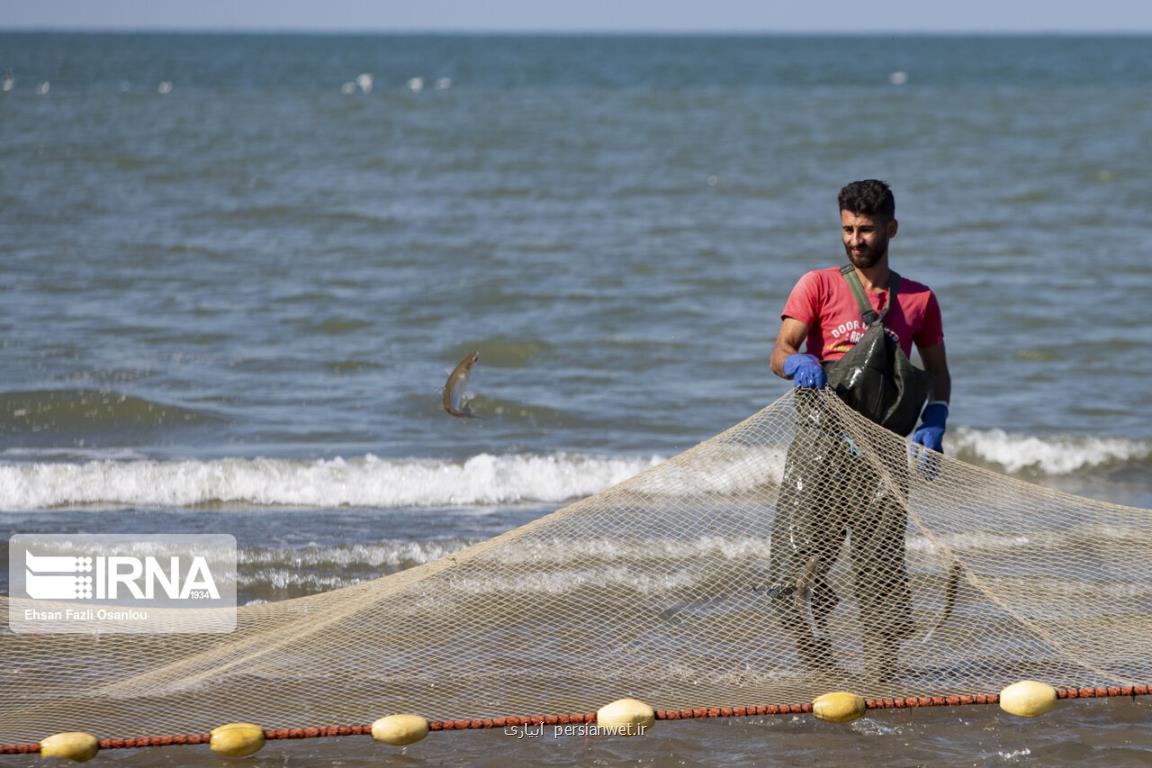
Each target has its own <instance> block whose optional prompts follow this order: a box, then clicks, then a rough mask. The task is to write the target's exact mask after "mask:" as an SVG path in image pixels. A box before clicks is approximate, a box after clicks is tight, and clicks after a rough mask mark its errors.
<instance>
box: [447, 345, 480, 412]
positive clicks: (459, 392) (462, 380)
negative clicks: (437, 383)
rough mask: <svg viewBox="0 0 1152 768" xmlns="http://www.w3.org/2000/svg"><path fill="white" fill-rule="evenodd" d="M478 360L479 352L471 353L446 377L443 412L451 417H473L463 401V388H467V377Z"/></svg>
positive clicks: (467, 405) (469, 408) (470, 409)
mask: <svg viewBox="0 0 1152 768" xmlns="http://www.w3.org/2000/svg"><path fill="white" fill-rule="evenodd" d="M479 359H480V353H479V352H473V353H471V354H470V355H468V356H467V357H465V358H464V359H463V360H461V361H460V363H459V365H457V366H456V367H455V368H453V369H452V373H451V374H449V375H448V381H446V382H444V410H446V411H448V413H450V414H452V415H453V416H459V417H460V418H463V419H471V418H474V417H475V414H474V413H472V408H471V406H469V404H468V403H467V402H465V400H464V388H465V387H467V386H468V377H469V376H470V375H471V374H472V367H473V366H474V365H476V361H477V360H479Z"/></svg>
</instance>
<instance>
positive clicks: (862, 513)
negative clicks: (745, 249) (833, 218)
mask: <svg viewBox="0 0 1152 768" xmlns="http://www.w3.org/2000/svg"><path fill="white" fill-rule="evenodd" d="M839 203H840V232H841V238H842V239H843V242H844V250H845V251H846V252H847V254H848V260H849V262H850V263H849V264H848V265H845V266H844V267H841V268H837V267H833V268H830V269H817V270H812V271H810V272H808V273H807V274H805V275H804V276H803V277H801V278H800V280H799V281H798V282H797V283H796V285H795V287H794V288H793V289H792V293H791V295H789V297H788V301H787V303H786V304H785V305H784V311H783V312H782V313H781V316H780V319H781V323H780V333H779V335H778V336H777V338H776V345H775V348H774V349H773V350H772V360H771V364H772V370H773V372H775V373H776V375H778V376H781V377H784V378H787V379H792V380H793V381H794V382H795V383H796V387H797V388H798V391H797V393H796V407H797V428H796V437H795V439H794V440H793V442H792V444H791V446H789V449H788V457H787V460H786V463H785V469H784V479H783V484H782V488H781V492H780V497H779V499H778V501H777V505H776V517H775V520H774V522H773V528H772V546H771V553H770V557H769V582H770V589H769V593H770V594H771V596H772V597H771V600H772V609H773V613H774V614H775V616H776V618H777V620H778V621H779V622H780V624H781V627H782V628H783V629H784V631H785V633H786V634H787V635H788V636H789V637H790V639H791V640H792V641H793V642H794V643H795V645H796V650H797V653H798V655H799V657H800V660H801V662H802V663H803V664H804V665H805V666H806V667H807V668H809V669H810V670H813V671H825V672H831V671H834V670H835V665H834V664H833V659H832V646H831V640H830V638H829V637H828V635H827V632H826V628H827V619H828V616H829V615H830V614H831V612H832V610H833V609H834V608H835V607H836V603H837V602H838V597H837V595H836V593H835V591H834V590H833V589H832V588H831V586H830V585H829V584H828V583H827V581H826V579H825V576H826V574H827V573H828V571H829V570H830V569H831V568H832V566H833V564H834V563H835V561H836V558H837V557H838V555H839V552H840V548H841V546H842V544H843V541H844V539H845V538H848V540H849V541H850V543H851V553H852V568H853V575H854V581H855V593H856V598H857V601H858V605H859V615H860V620H861V624H862V627H863V630H862V635H863V637H862V640H863V650H864V666H865V673H866V674H867V675H868V676H869V677H870V678H872V679H875V680H888V679H890V678H891V677H892V676H893V675H894V674H895V673H896V659H897V654H898V651H899V648H900V641H901V640H903V639H904V638H906V637H907V636H908V635H909V634H911V632H912V631H913V629H914V625H913V620H912V610H911V594H910V592H909V589H908V573H907V567H906V565H905V559H904V533H905V527H906V525H907V511H906V508H905V506H904V503H903V497H904V496H906V494H907V472H908V469H907V461H906V460H905V459H904V456H903V455H902V454H901V455H899V456H894V455H892V452H891V451H887V452H880V453H879V454H877V455H879V456H880V461H882V462H883V464H884V465H885V466H884V468H883V470H881V468H880V467H877V466H876V464H875V461H876V458H875V455H874V456H873V457H872V459H871V461H869V459H868V458H867V457H864V456H862V454H861V450H860V447H859V446H858V445H856V444H855V443H854V442H853V441H852V439H851V438H850V437H848V436H847V434H846V433H845V432H844V431H843V430H841V429H837V428H836V424H835V417H834V415H832V413H831V412H830V411H829V410H828V409H827V408H826V407H825V406H822V405H821V403H822V402H824V400H823V399H824V398H826V397H828V396H830V395H829V393H828V392H819V391H817V390H819V389H823V388H825V387H827V388H828V389H829V390H831V391H833V392H835V393H836V394H837V395H838V396H840V397H841V399H843V400H844V401H845V402H846V403H847V404H848V405H850V406H851V407H852V408H853V409H855V410H857V411H858V412H860V413H862V414H863V415H865V416H866V417H868V418H869V419H871V420H872V421H875V422H877V423H879V424H881V425H882V426H884V427H886V428H888V429H890V430H892V431H894V432H897V433H898V434H901V435H907V434H908V433H909V432H912V442H913V444H914V446H913V447H915V446H921V447H920V448H917V450H919V451H922V452H923V454H922V457H921V458H922V461H923V458H928V460H929V463H927V464H925V463H921V464H919V465H918V466H919V467H920V469H921V471H922V472H923V473H924V474H925V476H926V477H929V478H931V477H932V476H933V473H934V472H935V466H934V465H933V464H932V463H931V462H932V461H934V460H935V459H934V458H933V455H932V454H931V453H929V452H928V451H927V450H926V449H931V450H932V451H936V452H942V451H943V437H944V429H945V425H946V422H947V418H948V400H949V397H950V395H951V387H952V382H951V377H950V376H949V373H948V362H947V358H946V356H945V353H944V332H943V324H942V321H941V317H940V306H939V304H938V303H937V301H936V297H935V295H934V294H933V293H932V291H931V290H930V289H929V288H928V287H927V286H924V285H922V284H920V283H916V282H913V281H911V280H906V279H902V278H901V277H900V276H899V275H898V274H897V273H895V272H893V271H892V270H891V269H890V268H889V266H888V241H889V240H891V239H892V238H893V237H895V236H896V232H897V229H898V224H897V221H896V204H895V200H894V198H893V195H892V191H891V190H890V189H889V187H888V185H887V184H885V183H884V182H882V181H878V180H875V179H870V180H866V181H855V182H852V183H851V184H849V185H847V186H846V187H844V188H843V189H841V190H840V196H839ZM913 343H915V344H916V347H917V349H918V350H919V352H920V359H921V361H922V362H923V364H924V370H921V369H919V368H915V367H914V366H912V364H911V363H910V362H909V361H908V356H909V355H910V354H911V352H912V344H913ZM801 344H806V347H805V351H804V352H801V351H800V347H801ZM925 400H927V401H928V402H927V405H924V403H925ZM917 416H919V420H920V424H919V426H918V427H916V418H917ZM913 427H916V428H915V430H913ZM885 477H887V478H888V479H887V481H885ZM893 481H895V482H893Z"/></svg>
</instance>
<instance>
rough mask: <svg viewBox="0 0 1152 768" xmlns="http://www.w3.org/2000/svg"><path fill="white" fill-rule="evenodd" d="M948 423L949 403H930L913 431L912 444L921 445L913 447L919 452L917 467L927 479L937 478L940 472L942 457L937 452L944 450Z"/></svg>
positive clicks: (925, 407)
mask: <svg viewBox="0 0 1152 768" xmlns="http://www.w3.org/2000/svg"><path fill="white" fill-rule="evenodd" d="M947 424H948V403H945V402H941V401H937V402H933V403H928V405H926V406H924V412H923V413H921V414H920V426H918V427H916V431H915V432H913V433H912V444H913V445H918V446H921V447H920V448H914V449H913V450H914V451H916V452H917V454H918V455H917V459H916V469H917V470H919V471H920V474H921V475H923V476H924V479H925V480H935V479H936V475H937V474H938V473H939V470H940V458H939V456H938V455H937V454H940V453H943V452H944V430H945V428H946V427H947ZM932 451H935V453H933V452H932Z"/></svg>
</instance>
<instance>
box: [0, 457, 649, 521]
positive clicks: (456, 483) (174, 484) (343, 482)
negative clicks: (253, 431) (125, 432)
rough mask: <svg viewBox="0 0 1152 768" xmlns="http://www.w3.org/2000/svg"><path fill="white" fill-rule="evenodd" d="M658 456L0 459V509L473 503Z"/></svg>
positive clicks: (550, 497)
mask: <svg viewBox="0 0 1152 768" xmlns="http://www.w3.org/2000/svg"><path fill="white" fill-rule="evenodd" d="M659 462H660V459H659V457H652V458H641V457H617V458H607V457H596V456H581V455H569V454H554V455H547V456H538V455H510V456H492V455H489V454H480V455H477V456H473V457H472V458H470V459H468V460H467V461H464V462H451V461H439V460H431V459H381V458H378V457H376V456H373V455H371V454H369V455H368V456H365V457H363V458H359V459H341V458H337V459H331V460H308V461H305V460H289V459H216V460H212V461H123V462H115V461H89V462H84V463H27V464H0V509H6V510H26V509H47V508H52V507H60V506H66V505H75V504H99V505H126V506H162V507H185V506H192V505H197V504H206V503H211V502H229V503H244V504H252V505H273V506H283V505H298V506H324V507H334V506H366V507H383V508H391V507H422V506H479V505H497V504H514V503H519V502H549V503H550V502H562V501H566V500H569V499H576V498H581V497H584V496H589V495H591V494H594V493H597V492H598V491H600V490H603V489H604V488H606V487H608V486H610V485H614V484H616V483H618V482H621V481H623V480H626V479H627V478H629V477H631V476H632V475H635V474H636V473H637V472H640V471H641V470H644V469H647V468H648V467H651V466H654V465H655V464H657V463H659Z"/></svg>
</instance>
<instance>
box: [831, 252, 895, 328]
mask: <svg viewBox="0 0 1152 768" xmlns="http://www.w3.org/2000/svg"><path fill="white" fill-rule="evenodd" d="M840 274H841V275H843V276H844V281H845V282H846V283H848V287H849V288H851V289H852V295H853V296H854V297H855V298H856V306H857V307H858V308H859V309H860V318H861V319H862V320H863V321H864V325H868V326H870V325H872V324H873V323H875V322H876V321H877V320H883V319H884V316H885V315H887V314H888V310H889V309H891V308H892V305H893V304H894V303H895V302H896V293H897V292H898V291H899V290H900V275H898V274H896V273H895V272H889V277H888V303H887V304H885V305H884V311H883V312H879V313H877V312H876V310H874V309H872V302H870V301H868V297H867V296H866V295H865V294H864V286H863V285H861V284H860V278H859V277H857V276H856V268H855V267H853V266H852V265H851V264H845V265H844V266H842V267H840Z"/></svg>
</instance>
